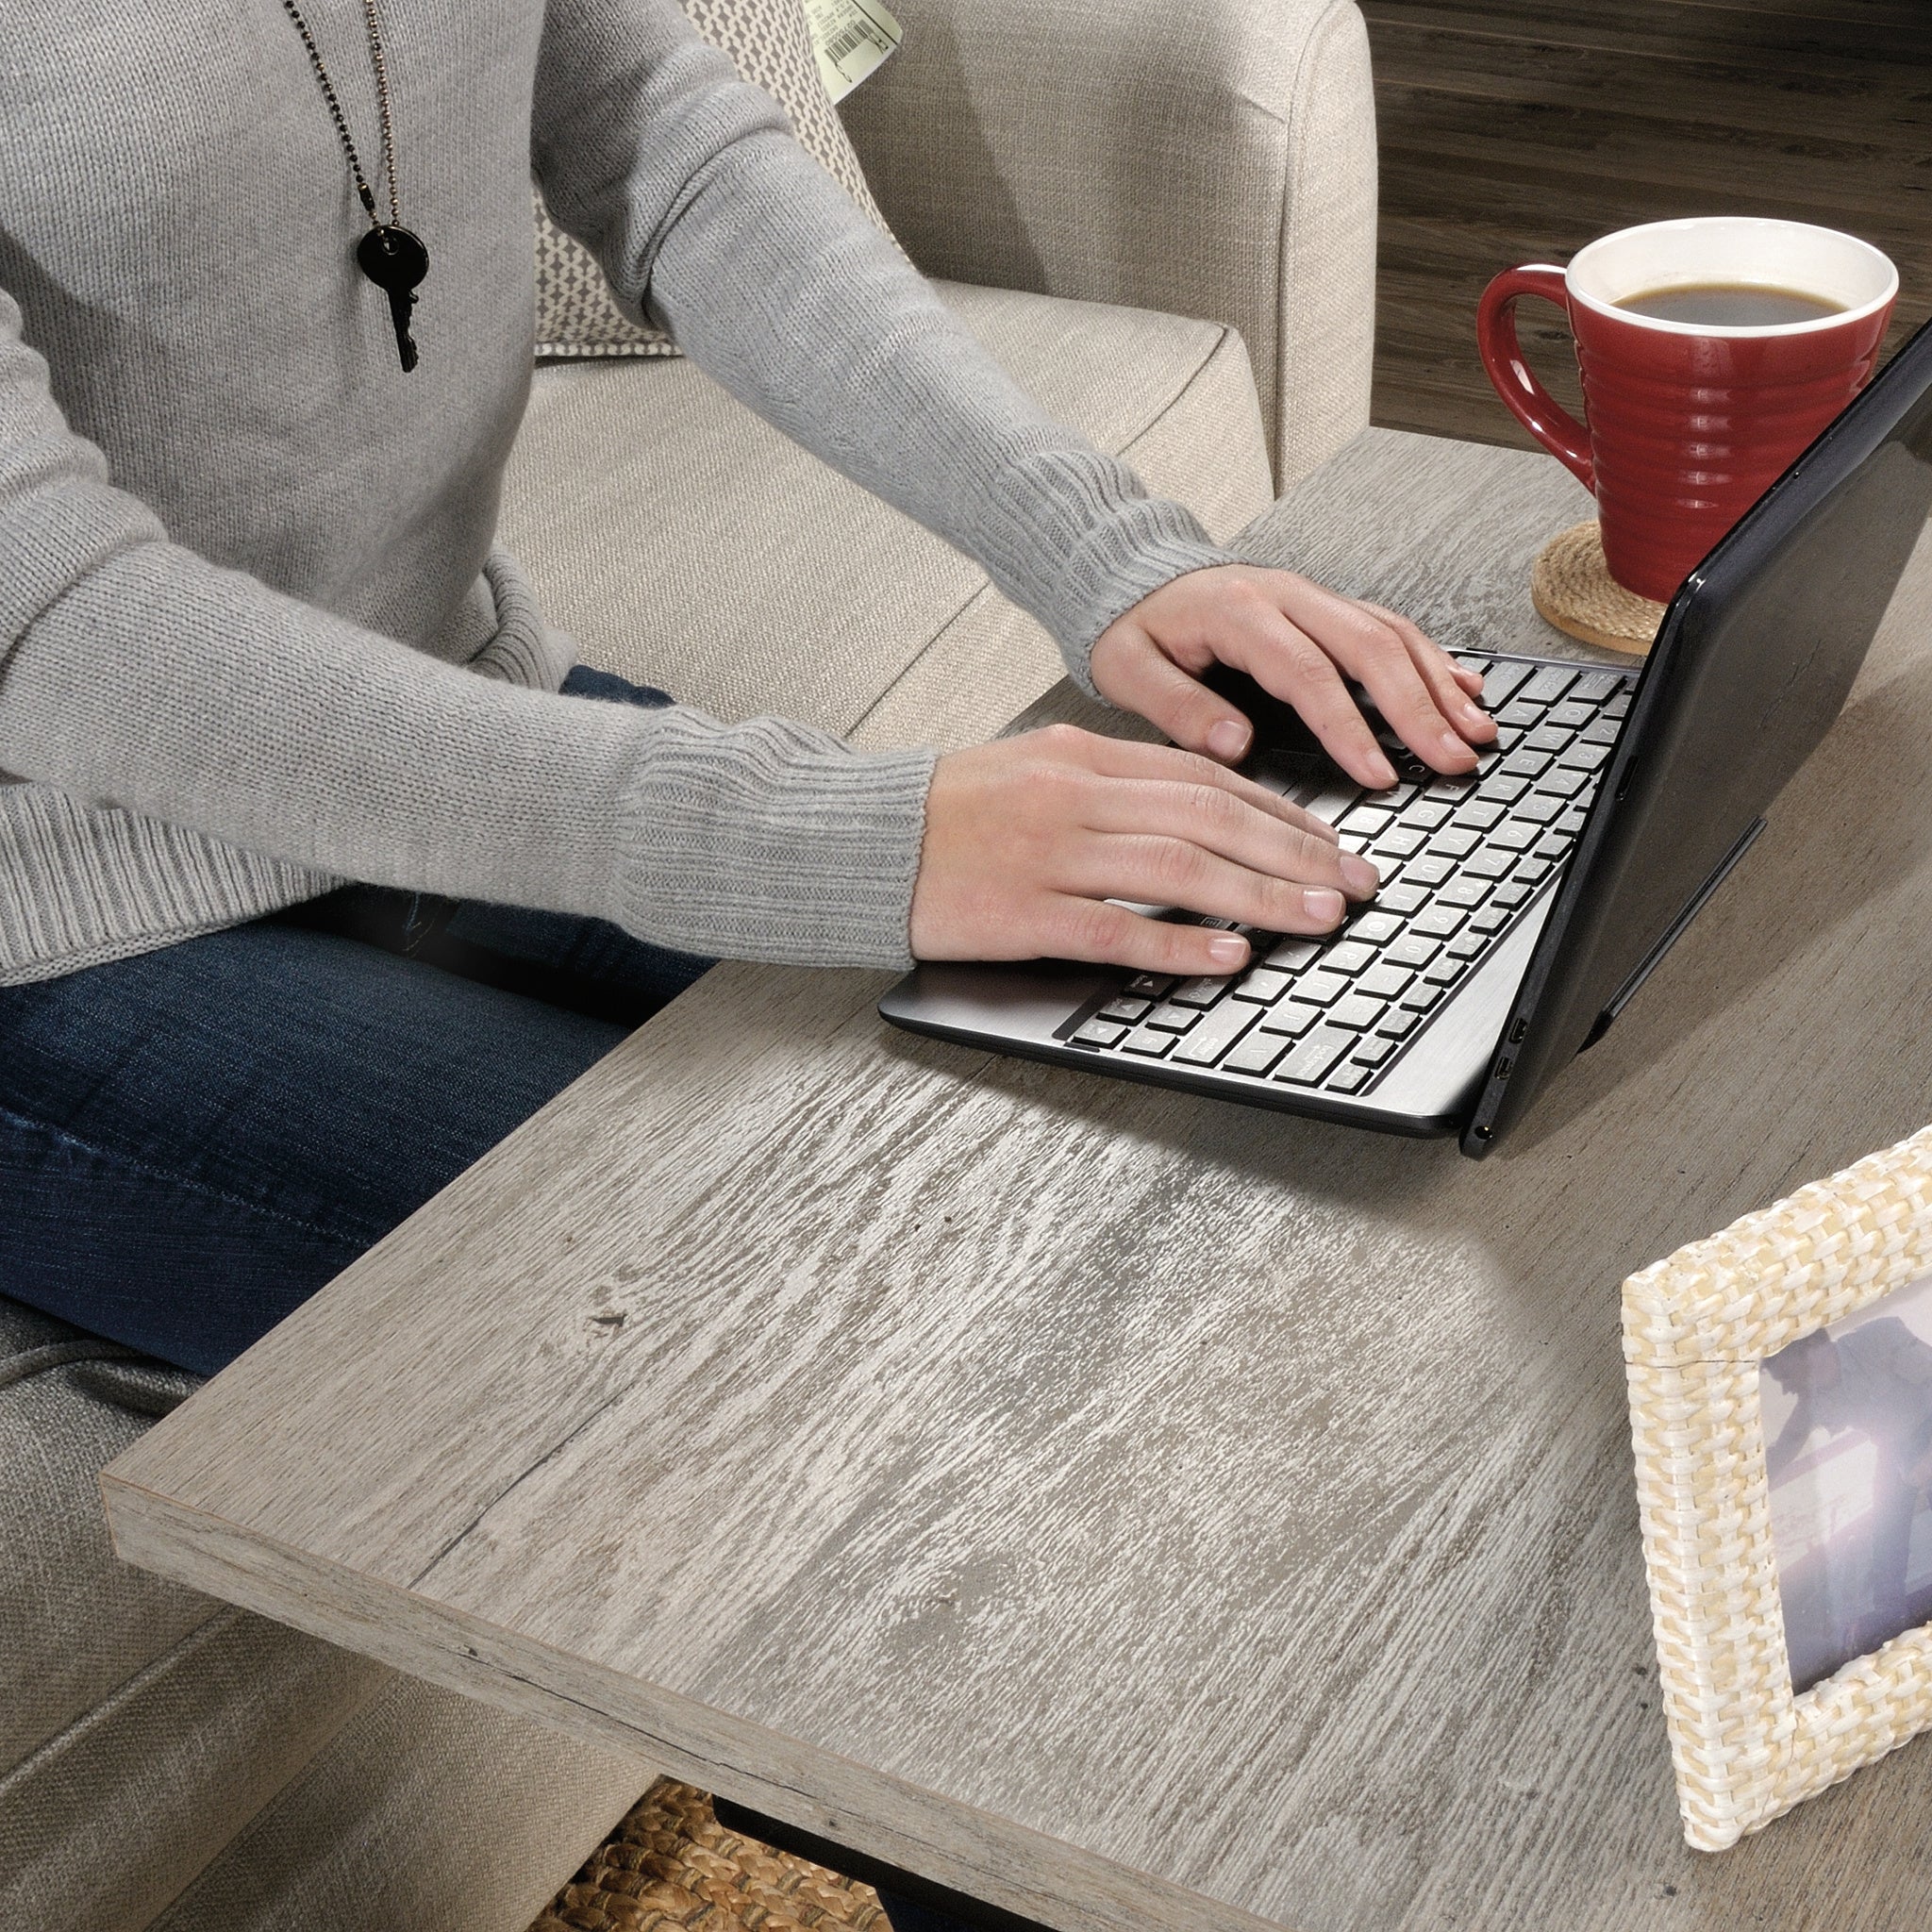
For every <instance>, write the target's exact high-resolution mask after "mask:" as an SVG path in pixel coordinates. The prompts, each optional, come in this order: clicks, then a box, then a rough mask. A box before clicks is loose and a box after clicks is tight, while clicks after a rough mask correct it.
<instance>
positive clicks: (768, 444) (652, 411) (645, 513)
mask: <svg viewBox="0 0 1932 1932" xmlns="http://www.w3.org/2000/svg"><path fill="white" fill-rule="evenodd" d="M941 293H942V294H943V295H944V296H945V298H946V300H947V301H948V302H949V303H950V304H951V305H952V306H953V308H955V310H956V311H957V312H958V315H959V317H960V318H961V320H962V321H963V322H964V323H965V324H966V325H967V326H968V327H969V328H971V329H972V330H973V331H974V333H975V334H976V335H977V336H978V337H979V339H980V340H981V341H983V342H984V343H985V344H986V346H987V348H988V349H989V350H990V351H991V353H992V354H993V356H995V357H996V358H998V359H999V360H1000V361H1001V362H1003V363H1004V364H1005V365H1006V367H1007V368H1008V370H1009V371H1011V373H1012V374H1013V375H1014V376H1015V377H1016V379H1017V380H1018V381H1019V382H1020V383H1021V384H1022V385H1023V386H1024V388H1025V389H1027V390H1028V391H1031V392H1032V394H1033V395H1034V396H1035V397H1036V398H1037V399H1038V400H1039V401H1040V403H1041V406H1042V407H1043V408H1045V409H1046V410H1048V412H1049V413H1051V414H1052V415H1054V416H1056V417H1058V419H1059V420H1061V421H1062V422H1065V423H1068V424H1070V425H1073V426H1074V427H1075V428H1077V429H1079V430H1081V431H1083V432H1084V433H1085V434H1086V435H1087V436H1088V437H1089V438H1091V440H1092V441H1094V442H1096V443H1097V444H1098V445H1099V446H1100V447H1101V448H1103V449H1106V450H1108V451H1109V452H1111V453H1113V454H1116V455H1121V456H1124V457H1125V458H1127V459H1128V460H1129V461H1131V462H1133V463H1134V464H1135V465H1136V467H1137V468H1139V469H1140V471H1141V475H1143V477H1144V478H1145V480H1146V482H1147V484H1148V486H1149V488H1150V489H1153V490H1156V491H1160V492H1162V493H1164V494H1167V495H1171V496H1175V497H1178V498H1179V499H1180V500H1181V501H1182V502H1184V503H1186V504H1187V505H1188V506H1189V507H1190V508H1192V509H1193V510H1194V512H1195V514H1196V515H1197V516H1199V517H1200V518H1201V520H1202V522H1203V523H1204V524H1205V525H1207V526H1208V530H1209V532H1210V533H1211V534H1214V535H1216V536H1222V537H1224V536H1228V535H1232V534H1233V532H1234V531H1235V530H1236V529H1238V528H1239V527H1240V526H1241V525H1242V524H1244V523H1246V522H1247V521H1248V520H1249V519H1250V518H1251V517H1253V516H1254V515H1256V514H1257V512H1258V511H1259V510H1260V509H1262V508H1265V507H1266V505H1267V503H1268V501H1269V496H1270V490H1269V481H1268V461H1267V454H1266V446H1265V441H1264V439H1263V436H1262V430H1261V420H1260V411H1259V407H1258V405H1257V401H1256V397H1255V389H1254V382H1253V378H1252V376H1251V375H1250V373H1249V370H1248V366H1247V358H1246V354H1245V351H1244V350H1243V349H1242V347H1241V341H1240V338H1239V337H1237V336H1235V335H1234V334H1233V332H1232V331H1231V330H1228V329H1226V328H1224V327H1223V326H1221V325H1218V324H1214V323H1204V322H1192V321H1187V320H1184V319H1182V318H1179V317H1176V316H1170V315H1156V314H1151V313H1149V312H1147V311H1145V310H1141V309H1132V308H1109V307H1106V306H1103V305H1099V304H1094V303H1085V302H1067V301H1061V300H1058V299H1056V298H1054V297H1051V296H1044V295H1027V294H1018V293H1014V292H1012V291H1007V290H996V289H978V288H972V287H968V286H966V285H964V284H942V285H941ZM501 528H502V533H503V537H504V541H506V542H508V544H509V545H510V547H511V548H512V549H513V550H515V551H516V552H517V554H518V555H519V557H520V558H522V560H523V562H524V564H525V568H526V569H527V570H528V571H529V572H530V575H532V577H533V578H534V579H535V581H536V583H537V585H538V587H539V589H540V591H541V592H542V595H543V598H544V603H545V606H546V608H547V610H548V613H549V615H550V617H551V619H552V621H553V622H555V623H557V624H558V625H561V626H562V627H563V628H565V629H566V630H569V631H571V632H572V633H573V634H574V635H575V639H576V641H577V645H578V649H579V651H580V653H581V655H582V656H583V658H584V659H585V660H586V661H587V662H589V663H591V664H595V665H598V666H600V667H602V668H605V669H608V670H611V671H617V672H620V673H622V674H623V675H625V676H628V677H633V678H638V679H641V680H642V681H644V682H647V683H653V684H658V685H661V686H663V687H664V688H665V689H666V690H668V691H672V692H674V693H675V695H677V696H678V697H680V698H683V699H685V700H686V701H688V702H690V703H692V704H696V705H699V706H702V707H703V708H706V709H708V710H710V711H714V712H716V713H718V714H720V715H722V716H724V717H730V718H740V717H746V716H750V715H753V714H756V713H758V712H776V713H779V714H782V715H786V716H790V717H796V718H803V719H807V720H808V721H810V722H812V723H815V724H824V725H827V726H829V727H831V728H832V729H834V730H838V731H852V730H854V729H856V728H860V727H862V728H863V731H864V735H865V736H866V737H867V738H868V739H869V740H871V741H874V742H879V743H883V742H887V741H897V742H901V743H904V742H918V741H925V742H941V743H953V742H958V741H960V739H961V734H962V732H963V734H964V736H966V737H983V736H985V735H987V734H988V733H989V732H991V730H994V729H997V728H998V725H999V724H1002V723H1004V722H1005V719H1006V718H1007V717H1008V716H1009V715H1010V714H1011V712H1012V711H1014V710H1016V709H1018V708H1020V706H1022V705H1024V704H1025V703H1027V702H1029V701H1030V700H1031V699H1032V698H1033V697H1035V696H1037V695H1038V694H1039V693H1040V692H1041V691H1043V690H1045V689H1046V688H1047V687H1048V686H1049V685H1050V684H1051V683H1052V682H1053V681H1054V680H1055V679H1056V678H1057V677H1058V676H1059V675H1060V664H1059V658H1058V653H1057V652H1056V651H1055V649H1054V647H1053V645H1052V643H1051V641H1049V640H1048V639H1047V637H1046V636H1045V634H1044V632H1043V631H1041V628H1040V626H1039V625H1036V624H1034V623H1033V621H1032V620H1031V619H1030V618H1025V617H1023V616H1022V615H1021V614H1020V613H1019V612H1017V611H1014V610H1013V609H1012V608H1010V607H1009V606H1007V605H1006V604H1005V603H1004V602H1003V600H1001V599H1000V598H999V597H998V596H997V595H996V594H995V593H994V592H993V591H991V587H990V586H989V585H988V583H987V579H986V576H985V575H984V573H982V572H981V571H980V569H979V567H978V566H977V565H976V564H974V563H972V562H971V561H969V560H968V559H967V558H963V557H961V556H960V555H958V553H957V552H956V551H954V550H952V549H951V548H950V547H949V546H948V545H946V544H945V543H944V542H942V541H941V540H940V539H939V538H937V537H935V536H933V535H932V534H931V533H930V532H928V531H925V530H924V529H921V528H920V527H919V526H918V525H915V524H914V523H912V522H911V521H910V519H908V518H907V517H904V516H902V515H901V514H900V513H899V512H898V511H896V510H894V509H892V508H890V507H888V506H887V505H885V504H883V503H881V502H880V501H879V500H878V499H877V498H875V497H874V496H872V495H870V494H869V493H868V492H867V491H864V490H862V489H861V488H860V487H859V486H858V485H857V484H855V483H851V482H848V481H847V480H846V479H845V478H844V477H842V476H840V475H837V474H836V473H835V472H834V471H833V470H831V469H830V468H828V467H827V466H826V465H824V464H823V463H821V462H820V461H819V460H818V459H817V458H815V457H812V456H809V455H808V454H807V453H806V452H805V451H804V450H802V449H800V448H798V447H797V445H795V444H793V443H791V441H788V440H787V439H786V438H785V437H784V436H783V435H782V434H780V432H779V431H777V430H775V429H774V428H772V427H770V426H769V425H767V424H765V423H763V422H761V421H760V420H759V419H758V418H757V417H756V416H754V415H753V414H752V413H751V411H750V410H748V409H746V408H743V407H741V405H740V404H738V403H737V402H735V401H734V400H733V399H732V398H731V397H729V396H728V395H726V394H725V393H724V391H722V390H720V389H719V388H718V387H717V386H716V385H715V384H713V383H712V382H711V381H710V380H709V379H708V377H706V376H705V375H703V374H702V373H701V372H699V371H698V370H697V369H695V368H693V367H692V366H691V364H689V363H687V362H631V363H625V364H608V363H598V364H588V363H587V364H577V365H574V366H557V367H552V368H546V369H541V370H540V371H538V373H537V378H536V384H535V389H534V391H533V393H532V396H531V400H530V408H529V411H528V414H527V416H526V417H525V423H524V426H523V429H522V431H521V433H520V435H519V437H518V440H517V445H516V448H515V450H514V451H513V452H512V456H511V460H510V468H509V474H508V479H507V485H506V493H505V499H504V507H503V514H502V522H501ZM882 734H884V735H882Z"/></svg>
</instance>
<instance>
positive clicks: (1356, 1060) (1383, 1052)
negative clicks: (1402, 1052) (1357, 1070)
mask: <svg viewBox="0 0 1932 1932" xmlns="http://www.w3.org/2000/svg"><path fill="white" fill-rule="evenodd" d="M1394 1051H1395V1042H1394V1041H1392V1040H1384V1039H1383V1038H1382V1036H1381V1035H1380V1034H1379V1033H1372V1034H1370V1035H1369V1037H1368V1038H1367V1039H1366V1040H1364V1041H1361V1043H1360V1044H1359V1045H1357V1048H1356V1050H1355V1051H1354V1052H1353V1053H1352V1054H1350V1055H1349V1057H1348V1058H1349V1060H1350V1061H1351V1063H1352V1064H1354V1065H1355V1066H1357V1067H1379V1066H1380V1065H1381V1064H1382V1062H1383V1061H1384V1060H1386V1059H1387V1058H1389V1056H1390V1055H1391V1053H1393V1052H1394Z"/></svg>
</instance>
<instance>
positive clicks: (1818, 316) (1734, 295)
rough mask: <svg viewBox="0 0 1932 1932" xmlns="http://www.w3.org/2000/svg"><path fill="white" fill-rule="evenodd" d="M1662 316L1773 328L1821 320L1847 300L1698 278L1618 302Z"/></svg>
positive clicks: (1666, 319) (1700, 323)
mask: <svg viewBox="0 0 1932 1932" xmlns="http://www.w3.org/2000/svg"><path fill="white" fill-rule="evenodd" d="M1617 307H1618V308H1627V309H1628V310H1629V311H1630V313H1631V314H1632V315H1647V316H1650V317H1651V318H1652V319H1653V320H1654V321H1657V322H1688V323H1691V324H1692V325H1696V326H1700V327H1704V328H1771V327H1776V326H1778V325H1784V326H1787V327H1788V326H1789V325H1790V324H1792V323H1794V322H1822V321H1823V320H1824V317H1825V316H1827V315H1842V314H1843V313H1844V312H1845V305H1844V304H1843V303H1842V302H1830V301H1827V300H1826V299H1825V298H1824V296H1823V295H1807V294H1806V293H1805V292H1804V291H1803V290H1800V289H1771V288H1766V287H1765V286H1764V284H1763V283H1761V282H1696V283H1693V284H1691V286H1690V287H1688V288H1679V289H1650V290H1647V291H1644V292H1642V293H1641V294H1636V295H1625V296H1624V299H1623V300H1622V301H1621V302H1619V303H1618V304H1617Z"/></svg>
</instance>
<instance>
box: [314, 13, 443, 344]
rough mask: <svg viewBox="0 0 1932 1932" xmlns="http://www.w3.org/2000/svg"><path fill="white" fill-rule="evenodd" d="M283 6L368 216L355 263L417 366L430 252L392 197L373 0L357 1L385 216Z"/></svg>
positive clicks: (384, 82) (332, 95) (337, 105)
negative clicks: (414, 330)
mask: <svg viewBox="0 0 1932 1932" xmlns="http://www.w3.org/2000/svg"><path fill="white" fill-rule="evenodd" d="M282 8H283V10H284V11H285V12H286V13H287V14H288V16H289V18H290V19H291V20H292V21H293V22H294V23H295V31H296V32H297V33H298V34H300V35H301V36H302V44H303V46H305V47H306V48H307V49H308V64H309V65H310V66H311V67H313V68H314V69H315V77H316V79H317V80H318V81H320V82H321V83H322V97H323V99H324V100H325V101H326V102H327V103H328V116H329V119H330V120H331V121H333V122H334V123H335V124H336V133H337V134H338V135H339V136H341V142H342V152H343V153H344V154H345V155H347V156H348V158H349V173H350V174H351V175H354V176H355V178H356V193H357V195H358V197H359V198H360V200H361V203H362V208H363V211H364V213H366V214H367V215H368V217H369V232H368V234H366V235H364V236H363V237H362V239H361V240H360V241H359V242H357V244H356V266H357V267H358V268H359V269H360V270H361V271H362V273H363V274H364V275H367V276H368V277H369V279H370V280H371V281H372V282H374V283H375V286H376V287H377V288H378V289H380V290H381V291H382V292H383V293H384V294H385V295H387V296H388V297H389V319H390V322H391V325H393V326H394V329H395V332H396V354H397V355H398V356H399V357H400V358H402V364H403V368H404V370H405V371H406V372H407V371H408V370H411V369H413V368H415V366H416V344H415V341H414V340H413V339H412V338H411V336H410V334H409V311H410V309H412V308H414V307H415V306H416V285H417V283H418V282H420V281H421V280H422V279H423V277H424V276H425V275H427V274H428V273H429V251H428V249H426V248H425V247H424V245H423V243H422V241H421V239H420V238H419V237H417V236H415V235H413V234H411V233H410V232H409V230H408V228H406V227H404V226H403V210H402V206H401V204H400V202H399V201H398V200H397V198H396V149H395V129H394V127H393V126H392V125H391V121H390V111H389V66H388V63H387V62H386V61H385V60H384V59H383V58H382V33H381V30H380V28H379V27H378V26H377V25H376V23H375V0H362V18H363V20H364V22H365V23H366V24H367V25H368V28H369V59H370V64H371V65H372V66H373V67H374V68H375V99H376V105H377V106H378V108H380V109H381V111H382V172H383V174H384V175H387V176H388V179H389V220H388V221H386V222H385V221H384V220H383V219H382V217H381V216H380V215H379V214H377V213H376V211H375V192H374V191H373V190H372V189H371V188H370V186H369V182H368V178H367V177H366V176H365V175H363V173H362V160H361V157H360V156H358V154H357V152H356V143H355V142H353V141H352V140H351V139H350V138H349V124H348V122H347V121H345V120H344V119H343V118H342V104H341V101H339V100H338V99H337V98H336V90H335V83H334V82H333V81H331V80H330V79H329V77H328V69H327V68H326V67H325V66H324V65H323V64H322V55H321V52H320V51H319V50H318V49H317V47H316V44H315V36H314V35H313V34H311V33H310V32H309V31H308V22H307V21H306V20H304V19H303V18H302V15H301V13H300V11H299V10H298V9H297V8H296V6H295V0H282Z"/></svg>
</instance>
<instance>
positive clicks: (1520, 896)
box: [1490, 879, 1535, 912]
mask: <svg viewBox="0 0 1932 1932" xmlns="http://www.w3.org/2000/svg"><path fill="white" fill-rule="evenodd" d="M1534 890H1535V888H1534V887H1532V886H1519V885H1518V884H1516V882H1515V881H1514V880H1513V879H1512V880H1511V881H1510V882H1509V883H1508V884H1507V885H1502V886H1498V887H1497V888H1496V890H1495V891H1493V892H1491V894H1490V904H1491V906H1500V907H1501V908H1503V910H1504V911H1505V912H1513V911H1514V910H1515V909H1516V908H1517V907H1519V906H1521V905H1522V904H1523V902H1524V900H1525V899H1526V898H1528V897H1529V895H1530V893H1531V892H1532V891H1534Z"/></svg>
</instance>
